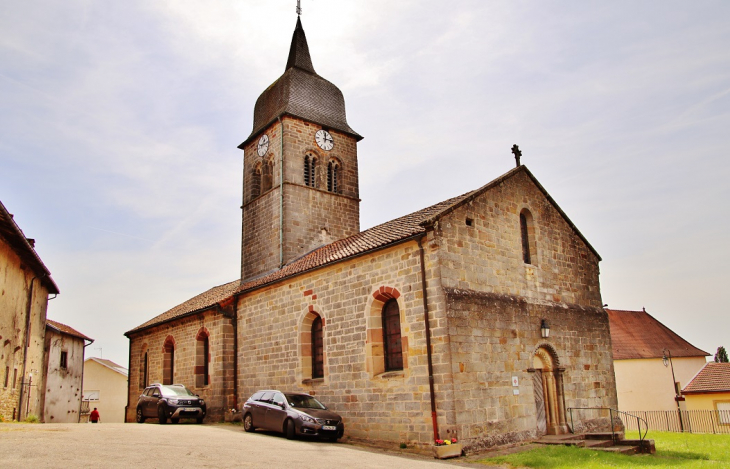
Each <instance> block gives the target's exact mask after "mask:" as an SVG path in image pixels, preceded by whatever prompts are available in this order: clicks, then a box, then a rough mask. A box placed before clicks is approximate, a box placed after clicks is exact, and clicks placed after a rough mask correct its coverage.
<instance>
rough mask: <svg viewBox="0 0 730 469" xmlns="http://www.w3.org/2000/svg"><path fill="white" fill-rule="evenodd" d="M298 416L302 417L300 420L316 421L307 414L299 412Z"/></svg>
mask: <svg viewBox="0 0 730 469" xmlns="http://www.w3.org/2000/svg"><path fill="white" fill-rule="evenodd" d="M300 416H301V417H302V420H304V421H305V422H308V423H317V421H316V420H315V419H313V418H312V417H310V416H309V415H304V414H300Z"/></svg>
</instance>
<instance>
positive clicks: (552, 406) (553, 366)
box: [529, 345, 568, 435]
mask: <svg viewBox="0 0 730 469" xmlns="http://www.w3.org/2000/svg"><path fill="white" fill-rule="evenodd" d="M532 363H533V365H532V366H533V367H532V368H531V369H530V370H529V371H530V372H532V383H533V390H534V395H535V410H536V420H537V433H538V435H545V434H548V435H559V434H563V433H568V426H567V424H566V418H565V397H564V390H563V371H565V369H564V368H561V367H560V366H559V362H558V357H557V354H556V353H555V350H553V348H552V347H550V346H549V345H542V346H540V347H538V348H537V350H536V351H535V355H534V356H533V358H532Z"/></svg>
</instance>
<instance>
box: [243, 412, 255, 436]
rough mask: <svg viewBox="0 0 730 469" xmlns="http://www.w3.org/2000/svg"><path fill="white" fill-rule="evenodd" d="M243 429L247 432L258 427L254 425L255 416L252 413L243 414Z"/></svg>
mask: <svg viewBox="0 0 730 469" xmlns="http://www.w3.org/2000/svg"><path fill="white" fill-rule="evenodd" d="M243 429H244V430H246V431H247V432H252V431H254V430H256V427H254V426H253V417H252V416H251V414H246V415H244V416H243Z"/></svg>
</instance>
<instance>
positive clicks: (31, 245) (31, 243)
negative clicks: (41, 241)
mask: <svg viewBox="0 0 730 469" xmlns="http://www.w3.org/2000/svg"><path fill="white" fill-rule="evenodd" d="M25 240H26V241H28V244H30V247H32V248H33V249H35V239H33V238H25Z"/></svg>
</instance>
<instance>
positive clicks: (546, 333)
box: [540, 319, 550, 339]
mask: <svg viewBox="0 0 730 469" xmlns="http://www.w3.org/2000/svg"><path fill="white" fill-rule="evenodd" d="M540 336H541V337H542V338H543V339H547V338H548V337H550V325H549V324H548V322H547V320H546V319H543V320H542V321H540Z"/></svg>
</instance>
